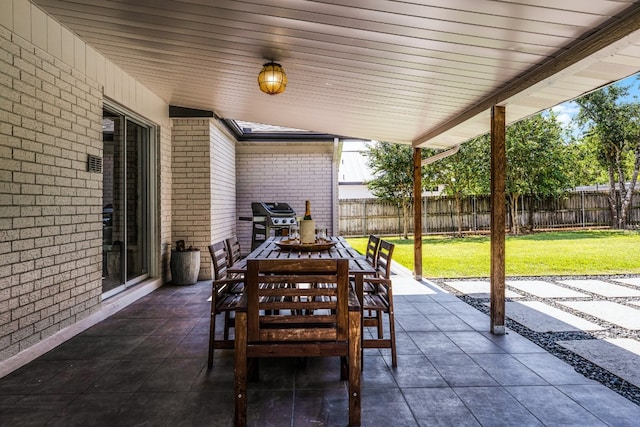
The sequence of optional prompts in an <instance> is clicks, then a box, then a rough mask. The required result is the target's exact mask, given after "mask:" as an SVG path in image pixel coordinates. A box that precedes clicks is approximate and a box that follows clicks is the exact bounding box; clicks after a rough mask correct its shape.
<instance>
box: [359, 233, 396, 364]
mask: <svg viewBox="0 0 640 427" xmlns="http://www.w3.org/2000/svg"><path fill="white" fill-rule="evenodd" d="M394 248H395V245H394V244H393V243H389V242H388V241H386V240H381V241H380V247H379V250H378V256H377V262H376V265H377V267H376V269H377V276H376V277H365V278H364V285H365V289H366V290H367V291H365V292H364V293H363V295H362V296H361V299H362V311H363V325H364V326H365V327H375V328H376V330H377V332H376V334H375V337H373V338H369V337H367V336H366V334H364V331H363V335H362V336H363V342H362V347H363V348H389V349H391V365H392V366H393V367H394V368H395V367H397V366H398V361H397V356H396V328H395V316H394V312H393V285H392V281H391V259H392V256H393V250H394ZM364 313H367V314H366V315H365V314H364ZM384 314H386V315H387V317H388V320H389V337H388V338H385V337H384V328H383V324H384Z"/></svg>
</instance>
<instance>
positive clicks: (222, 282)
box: [207, 241, 244, 369]
mask: <svg viewBox="0 0 640 427" xmlns="http://www.w3.org/2000/svg"><path fill="white" fill-rule="evenodd" d="M209 254H210V255H211V261H212V263H213V276H214V277H213V281H212V283H211V323H210V325H209V358H208V361H207V366H208V367H209V369H211V368H212V367H213V351H214V349H216V348H218V349H220V348H228V349H230V348H233V340H230V339H229V330H230V329H231V328H233V327H234V324H235V318H234V317H232V316H231V314H232V313H233V312H235V310H236V306H237V304H238V302H239V301H240V298H241V297H242V290H243V289H244V279H243V278H242V277H229V276H228V275H227V246H226V244H225V242H223V241H220V242H217V243H214V244H213V245H209ZM220 313H224V327H223V328H224V332H223V339H222V340H216V317H217V315H218V314H220Z"/></svg>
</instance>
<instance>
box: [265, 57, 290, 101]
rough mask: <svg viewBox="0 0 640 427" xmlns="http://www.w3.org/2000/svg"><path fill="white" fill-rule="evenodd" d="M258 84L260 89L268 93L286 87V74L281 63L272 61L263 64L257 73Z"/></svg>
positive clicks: (282, 90)
mask: <svg viewBox="0 0 640 427" xmlns="http://www.w3.org/2000/svg"><path fill="white" fill-rule="evenodd" d="M258 85H260V90H261V91H263V92H264V93H266V94H269V95H277V94H279V93H282V92H284V90H285V88H286V87H287V75H286V74H285V72H284V70H283V69H282V65H280V64H276V63H275V62H273V61H271V62H269V63H267V64H264V65H263V66H262V70H260V74H258Z"/></svg>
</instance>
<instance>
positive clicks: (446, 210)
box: [340, 191, 640, 236]
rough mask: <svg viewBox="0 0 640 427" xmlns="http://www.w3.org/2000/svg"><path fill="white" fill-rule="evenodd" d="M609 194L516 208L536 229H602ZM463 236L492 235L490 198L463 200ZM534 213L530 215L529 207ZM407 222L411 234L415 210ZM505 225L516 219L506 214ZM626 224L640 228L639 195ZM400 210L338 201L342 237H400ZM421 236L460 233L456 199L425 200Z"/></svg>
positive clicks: (380, 204)
mask: <svg viewBox="0 0 640 427" xmlns="http://www.w3.org/2000/svg"><path fill="white" fill-rule="evenodd" d="M607 198H608V193H605V192H596V191H589V192H586V191H584V192H583V191H581V192H575V193H570V194H568V195H565V196H561V197H549V198H545V199H543V200H535V199H534V200H531V198H529V197H523V198H521V200H520V201H519V204H518V210H519V212H518V222H519V224H520V225H521V226H523V227H529V226H530V222H529V221H531V226H532V227H533V228H534V229H549V228H563V227H567V228H580V227H603V226H609V225H611V212H610V211H609V204H608V201H607ZM461 204H462V209H461V212H462V215H461V216H462V231H463V232H482V231H488V230H489V224H490V214H491V211H490V207H491V202H490V199H489V196H488V195H487V196H472V197H466V198H464V199H462V200H461ZM531 207H533V213H532V214H530V213H529V211H530V208H531ZM411 212H412V213H411V214H410V217H409V233H413V206H412V207H411ZM507 215H508V218H507V225H509V226H510V225H511V221H512V218H511V217H510V216H511V215H510V212H507ZM628 224H629V225H630V226H632V227H638V226H639V225H640V194H639V193H638V192H635V193H634V196H633V199H632V203H631V207H630V210H629V215H628ZM402 227H403V225H402V209H401V208H400V207H399V206H397V205H394V204H392V203H387V202H382V201H380V200H377V199H344V200H340V235H342V236H365V235H368V234H380V235H393V234H401V233H402ZM422 231H423V233H425V234H427V233H453V232H457V231H458V218H457V212H456V201H455V199H454V198H453V197H445V196H430V197H423V198H422Z"/></svg>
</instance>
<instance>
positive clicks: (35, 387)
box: [0, 271, 640, 427]
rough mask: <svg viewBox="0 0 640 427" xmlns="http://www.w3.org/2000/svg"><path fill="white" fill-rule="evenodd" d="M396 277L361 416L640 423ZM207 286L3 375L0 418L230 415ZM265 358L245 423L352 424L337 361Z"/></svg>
mask: <svg viewBox="0 0 640 427" xmlns="http://www.w3.org/2000/svg"><path fill="white" fill-rule="evenodd" d="M394 280H395V282H396V289H397V290H396V293H397V295H396V301H395V304H396V319H397V334H398V367H397V368H396V369H393V368H391V360H390V359H391V358H390V354H389V352H388V351H385V350H383V351H380V350H375V349H367V350H366V351H365V356H364V370H363V373H362V425H363V426H388V425H401V426H418V425H443V426H480V425H482V426H495V425H503V426H516V425H517V426H525V425H526V426H534V425H536V426H542V425H547V426H553V425H575V424H576V423H580V424H581V425H588V426H617V427H622V426H635V425H637V420H638V417H639V416H640V407H639V406H637V405H636V404H634V403H632V402H631V401H629V400H627V399H625V398H624V397H622V396H620V395H619V394H617V393H616V392H614V391H612V390H610V389H609V388H607V387H605V386H604V385H602V384H600V383H598V382H596V381H593V380H589V379H587V378H585V377H584V376H582V375H581V374H579V373H577V372H576V371H575V370H574V369H573V368H572V367H571V366H570V365H568V364H566V363H565V362H563V361H561V360H560V359H558V358H556V357H555V356H553V355H551V354H549V353H547V352H546V351H545V350H543V349H542V348H540V347H538V346H537V345H535V344H533V343H532V342H531V341H529V340H527V339H526V338H523V337H522V336H520V335H518V334H517V333H516V332H513V331H508V334H507V335H502V336H496V335H493V334H490V333H488V332H487V331H486V324H487V322H488V319H487V316H486V315H485V314H482V313H481V312H480V311H478V310H476V309H475V308H473V307H472V306H470V305H468V304H466V303H465V302H463V301H461V300H460V299H459V298H457V297H456V296H454V295H452V294H450V293H447V292H443V291H442V290H441V289H440V288H438V287H437V286H433V285H432V284H430V283H428V282H416V281H415V280H413V279H412V278H411V277H410V276H408V272H407V271H404V272H402V271H400V274H395V275H394ZM210 290H211V288H210V285H209V283H208V282H199V283H198V284H197V285H194V286H171V285H167V286H163V287H162V288H160V289H158V290H156V291H154V292H153V293H151V294H149V295H147V296H145V297H143V298H141V299H140V300H138V301H137V302H135V303H133V304H131V305H130V306H129V307H127V308H125V309H123V310H122V311H120V312H119V313H117V314H115V315H114V316H112V317H110V318H109V319H106V320H104V321H103V322H101V323H98V324H97V325H95V326H93V327H92V328H90V329H88V330H86V331H85V332H83V333H82V334H80V335H78V336H76V337H74V338H72V339H71V340H69V341H67V342H66V343H64V344H62V345H61V346H59V347H57V348H56V349H54V350H52V351H50V352H48V353H46V354H44V355H43V356H41V357H39V358H38V359H36V360H34V361H33V362H31V363H29V364H28V365H26V366H24V367H23V368H21V369H20V370H18V371H16V372H14V373H13V374H11V375H8V376H6V377H5V378H3V379H0V402H1V404H0V424H2V425H11V426H16V427H17V426H42V425H47V426H114V425H140V424H145V425H147V424H148V425H156V426H176V425H185V426H199V425H202V426H231V425H233V408H234V398H233V356H232V351H231V350H216V354H215V359H214V367H213V369H212V370H208V369H207V366H206V365H207V340H208V327H209V308H210V307H209V303H208V302H207V298H208V297H209V295H210ZM222 323H223V322H218V324H219V325H221V324H222ZM219 332H220V334H222V329H221V328H220V330H219ZM264 362H265V361H263V362H261V363H262V364H261V367H260V381H259V382H257V383H250V387H249V390H250V393H249V404H248V410H249V412H248V425H252V426H263V425H275V426H285V425H286V426H306V425H345V422H346V420H347V409H348V408H347V396H346V392H345V387H346V384H345V382H342V381H340V373H339V371H340V369H339V365H340V364H339V360H338V359H337V358H329V359H309V360H308V361H307V363H306V364H304V365H303V364H301V363H300V361H299V360H295V359H279V360H275V359H274V360H270V361H266V363H264Z"/></svg>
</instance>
